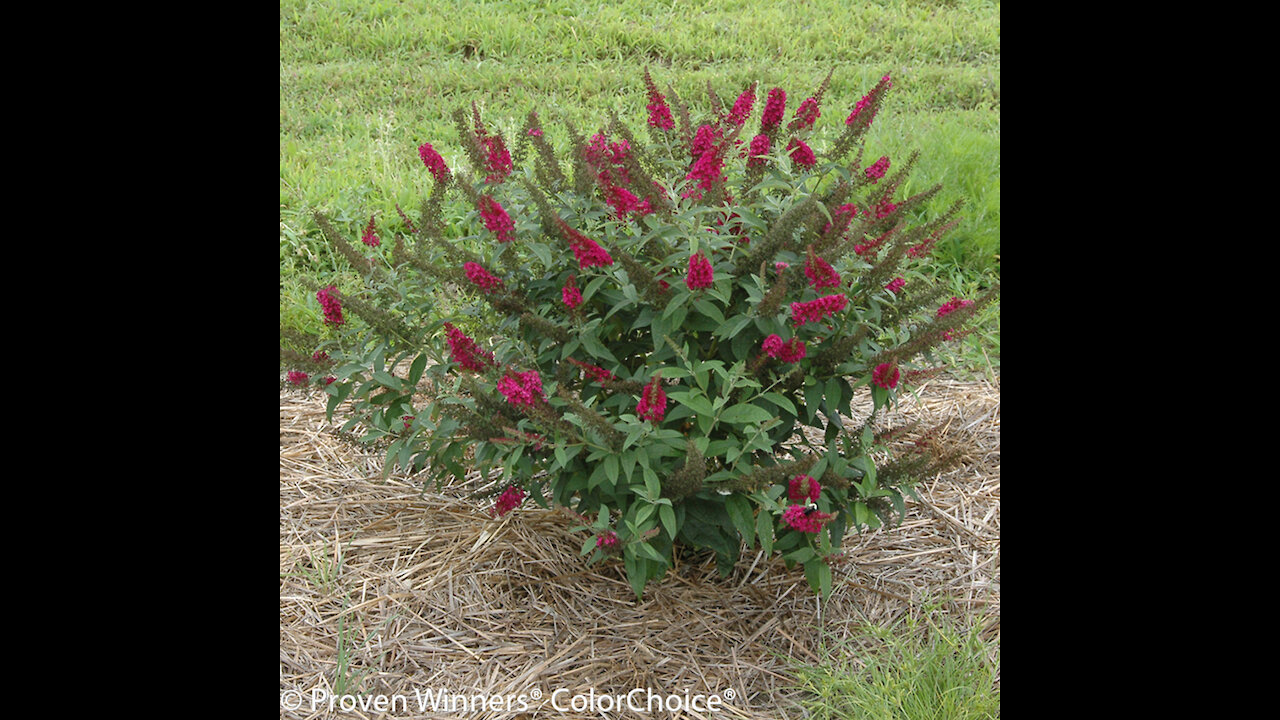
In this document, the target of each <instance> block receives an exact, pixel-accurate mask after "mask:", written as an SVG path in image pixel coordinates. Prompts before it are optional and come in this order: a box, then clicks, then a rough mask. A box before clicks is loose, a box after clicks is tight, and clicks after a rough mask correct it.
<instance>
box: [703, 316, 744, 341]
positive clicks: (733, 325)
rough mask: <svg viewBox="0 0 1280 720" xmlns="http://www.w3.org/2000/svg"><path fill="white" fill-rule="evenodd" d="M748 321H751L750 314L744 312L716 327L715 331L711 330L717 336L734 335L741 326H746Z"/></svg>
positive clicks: (739, 330)
mask: <svg viewBox="0 0 1280 720" xmlns="http://www.w3.org/2000/svg"><path fill="white" fill-rule="evenodd" d="M750 323H751V316H750V315H746V314H743V315H739V316H737V317H735V318H734V319H732V320H729V321H728V322H725V323H724V324H722V325H721V326H720V327H718V328H716V329H715V332H713V333H712V335H714V336H715V337H719V338H727V337H728V338H731V337H735V336H736V335H737V334H738V333H739V332H741V331H742V328H744V327H746V326H747V325H748V324H750Z"/></svg>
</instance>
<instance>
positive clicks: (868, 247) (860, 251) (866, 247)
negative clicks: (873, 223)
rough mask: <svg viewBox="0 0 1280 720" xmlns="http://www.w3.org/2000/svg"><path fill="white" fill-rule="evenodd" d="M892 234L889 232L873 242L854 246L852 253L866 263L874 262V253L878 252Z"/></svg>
mask: <svg viewBox="0 0 1280 720" xmlns="http://www.w3.org/2000/svg"><path fill="white" fill-rule="evenodd" d="M892 232H893V231H892V230H890V231H889V232H886V233H885V234H883V235H881V236H880V237H878V238H876V239H875V240H871V241H868V242H865V243H856V244H854V246H853V252H854V253H856V254H857V255H858V257H860V258H862V259H864V260H866V261H867V262H875V257H876V253H877V252H878V251H879V249H880V246H881V245H884V243H885V241H886V240H888V239H889V235H890V234H892Z"/></svg>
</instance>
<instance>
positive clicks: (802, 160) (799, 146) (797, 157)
mask: <svg viewBox="0 0 1280 720" xmlns="http://www.w3.org/2000/svg"><path fill="white" fill-rule="evenodd" d="M787 153H788V154H790V155H791V162H793V163H795V164H797V165H799V166H800V167H802V168H811V167H813V166H814V165H817V164H818V159H817V158H816V157H814V156H813V149H812V148H810V147H809V146H808V145H807V144H805V141H803V140H801V139H800V138H794V137H793V138H791V142H789V143H787Z"/></svg>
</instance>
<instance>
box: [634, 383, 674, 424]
mask: <svg viewBox="0 0 1280 720" xmlns="http://www.w3.org/2000/svg"><path fill="white" fill-rule="evenodd" d="M636 413H637V414H638V415H639V416H640V417H641V418H642V419H644V420H649V421H650V422H653V423H660V422H662V418H663V416H665V415H666V414H667V392H666V391H665V390H663V389H662V379H661V378H660V377H659V376H658V373H654V375H653V379H651V380H650V381H649V384H648V385H645V386H644V390H643V391H642V392H641V393H640V402H639V403H637V404H636Z"/></svg>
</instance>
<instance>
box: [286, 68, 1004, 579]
mask: <svg viewBox="0 0 1280 720" xmlns="http://www.w3.org/2000/svg"><path fill="white" fill-rule="evenodd" d="M831 79H832V76H831V75H828V76H827V78H826V79H824V80H823V81H822V82H821V83H820V85H819V87H818V88H817V90H816V91H815V92H803V91H801V92H800V93H799V94H795V93H794V92H793V96H795V97H804V98H805V99H804V100H803V101H802V102H800V103H799V105H798V106H796V108H795V112H794V115H793V116H792V119H791V120H790V122H784V120H785V118H786V115H787V110H786V98H787V91H786V90H784V89H783V88H780V87H770V86H768V85H762V84H761V83H760V82H758V81H757V82H752V83H751V84H750V85H749V86H747V87H745V88H742V87H735V88H729V89H728V90H729V94H727V95H726V97H736V98H737V99H736V100H735V101H734V102H733V103H732V105H731V106H728V107H726V106H725V105H724V104H722V103H721V102H720V101H719V99H718V97H717V96H716V95H715V93H714V92H713V91H710V89H709V92H708V100H709V102H708V103H706V104H705V106H704V105H703V104H702V103H700V102H698V101H697V99H694V98H682V97H680V95H679V94H678V93H677V92H676V91H675V89H674V88H673V87H672V86H671V85H670V84H666V85H665V87H659V84H658V80H657V79H655V78H654V77H653V76H652V75H651V74H650V73H649V71H648V70H647V69H646V70H645V72H644V74H643V83H642V84H640V83H637V85H638V87H637V90H636V93H635V95H634V96H633V97H632V98H631V101H630V102H631V104H630V107H631V108H632V111H633V112H632V114H631V115H630V116H624V115H623V114H620V113H618V112H615V111H610V112H608V113H607V115H608V118H607V120H606V121H604V122H602V124H601V125H600V126H599V127H597V128H592V129H590V131H588V132H586V133H584V132H582V131H581V129H580V128H577V127H574V126H572V125H570V124H566V130H567V137H568V144H567V146H563V145H561V146H556V145H553V144H552V143H551V141H550V139H549V138H550V136H551V135H552V133H549V132H544V128H543V125H542V121H541V118H540V117H539V116H538V113H537V111H536V110H535V111H531V112H529V113H528V116H527V118H526V119H525V121H524V123H523V126H521V127H519V128H518V129H515V130H511V129H510V127H511V124H510V123H509V122H505V121H504V122H485V121H484V119H483V118H482V117H481V115H480V112H479V110H478V109H477V108H478V104H477V103H472V104H471V112H470V115H469V116H468V113H467V112H466V110H464V109H458V110H457V111H456V112H455V113H454V119H455V121H456V126H457V131H458V135H457V139H456V142H457V145H456V148H455V147H453V146H450V145H448V143H449V140H448V139H445V138H437V137H432V138H421V141H422V143H421V144H420V145H418V147H417V148H416V150H417V153H418V156H419V158H420V159H421V161H422V163H423V173H424V176H425V177H424V180H427V182H424V183H422V186H423V187H425V188H427V191H428V192H427V193H426V194H425V196H424V198H423V199H422V203H421V208H420V211H419V212H418V215H417V217H413V218H411V217H410V215H409V214H408V213H405V212H403V211H399V213H398V214H399V215H400V217H401V224H400V225H395V224H394V221H384V222H383V225H382V226H381V227H379V228H377V230H378V233H379V234H380V235H381V238H380V240H379V242H373V241H372V238H374V237H376V236H375V235H374V233H373V230H374V226H373V224H372V220H371V221H370V225H369V226H368V227H367V229H366V233H365V236H366V237H367V238H370V239H367V240H366V241H365V245H364V246H363V247H362V246H361V245H360V244H359V243H353V242H351V241H349V240H347V239H346V238H345V236H343V235H342V233H340V232H339V231H338V230H337V229H336V228H334V227H333V226H332V224H331V223H328V221H327V219H326V218H325V217H324V216H323V215H317V223H318V224H319V225H320V227H321V228H322V230H323V231H324V236H325V239H326V240H327V241H328V242H330V243H331V244H332V245H333V247H334V248H335V249H337V250H338V253H339V254H340V255H341V256H342V257H344V258H346V259H347V260H348V261H349V262H350V264H351V265H352V267H353V268H354V269H356V270H357V271H358V272H359V274H360V275H361V276H363V278H364V285H363V286H361V285H359V284H358V283H352V282H351V281H350V280H348V279H345V278H348V277H350V275H344V276H343V277H344V280H343V281H342V283H341V287H339V284H338V283H330V284H329V285H328V286H327V287H324V288H318V287H317V288H316V290H317V292H316V300H317V304H318V306H319V307H318V310H317V317H318V318H319V319H320V320H322V321H323V322H324V323H325V325H326V331H327V332H328V333H330V334H331V335H333V336H334V338H335V339H332V340H329V341H326V342H324V343H318V345H317V346H315V347H310V348H306V350H305V352H299V353H297V354H296V358H297V364H298V367H297V368H295V371H296V372H298V374H297V375H291V376H290V377H291V378H293V379H294V381H295V382H298V383H301V384H304V385H312V384H314V385H316V386H317V387H320V388H321V389H322V392H324V393H326V394H327V395H328V399H329V406H328V410H329V413H330V415H332V413H334V412H335V411H336V410H337V409H338V408H339V407H341V408H343V412H344V413H348V418H347V420H346V425H345V426H344V430H350V429H353V428H360V429H362V430H363V432H364V435H363V440H364V441H365V442H369V443H376V444H379V445H380V446H381V447H383V448H384V449H385V451H386V453H387V459H388V462H387V467H388V469H390V468H394V467H401V468H406V469H408V470H410V471H412V472H422V473H424V475H423V477H424V479H426V480H434V481H435V482H436V483H437V484H439V485H440V486H445V485H447V484H449V483H467V484H468V486H469V489H468V492H470V493H474V494H473V495H472V497H483V498H484V501H483V502H484V503H485V504H484V505H481V506H478V507H477V511H478V512H477V522H520V521H521V515H520V512H519V508H520V507H522V506H527V505H528V504H530V503H531V504H536V505H538V506H543V507H551V506H559V507H563V508H565V509H566V510H567V511H568V512H569V513H571V515H572V516H573V517H577V518H579V519H580V524H579V525H578V526H576V527H575V528H574V531H575V532H580V533H582V534H583V544H582V554H583V555H584V556H588V555H589V556H590V558H589V560H588V561H589V562H614V563H619V564H620V565H621V566H622V568H623V569H624V570H625V572H626V574H627V577H628V578H629V580H630V582H631V586H632V588H633V590H634V591H635V593H636V596H637V598H639V597H640V596H641V595H642V593H643V591H644V587H645V585H646V584H647V583H648V582H650V581H655V580H658V579H659V578H661V577H662V576H663V575H664V574H665V573H666V572H667V571H668V570H669V569H670V568H671V567H672V566H673V564H674V563H675V562H676V560H677V558H678V557H681V556H682V553H694V554H695V555H696V554H697V553H706V557H707V558H708V559H710V558H711V557H714V559H715V561H716V563H717V566H718V567H719V569H720V571H721V572H722V573H724V574H729V573H732V572H734V569H735V567H736V566H737V565H738V562H739V560H740V558H742V556H743V553H745V552H751V551H754V550H755V549H757V548H758V549H760V550H762V551H763V552H764V553H765V554H766V555H779V556H781V558H782V561H783V564H784V565H785V566H787V567H803V571H804V572H803V575H804V578H805V580H806V581H807V582H808V583H809V584H810V586H811V587H812V588H813V589H814V590H815V591H818V592H822V593H827V592H829V591H830V589H831V587H832V570H831V564H830V563H831V561H832V560H833V559H834V558H836V557H837V556H838V555H839V551H840V547H841V544H842V541H843V539H844V537H845V536H846V534H847V533H848V532H850V531H854V532H860V531H863V530H865V529H867V528H875V527H878V526H880V525H881V524H883V523H887V522H892V521H894V519H895V518H900V517H901V516H902V514H903V513H904V512H905V500H904V497H905V496H909V495H911V493H912V490H911V488H912V485H913V483H915V482H917V481H918V480H919V479H921V478H924V477H928V476H930V474H931V473H936V472H938V471H940V469H942V468H945V467H946V466H947V464H948V463H950V462H953V461H954V460H955V458H956V455H955V454H954V453H949V452H948V451H946V450H945V448H942V449H940V446H938V445H937V444H936V443H932V442H931V443H926V444H925V446H922V447H928V448H929V449H930V453H924V454H917V453H915V452H914V451H913V452H911V453H909V454H896V453H895V452H894V451H893V450H894V448H893V446H892V444H891V443H890V442H889V441H887V440H884V439H883V438H882V437H881V436H880V435H878V434H877V433H876V432H875V431H874V425H873V421H874V420H875V418H876V417H877V416H878V415H879V414H880V413H882V412H884V411H885V409H886V408H891V407H892V406H893V405H894V404H895V403H896V400H897V396H898V394H899V393H902V392H906V391H909V390H910V389H911V388H912V387H914V386H916V385H918V384H919V383H920V382H924V381H925V380H926V379H928V378H929V377H931V376H932V374H936V372H937V371H938V370H939V368H937V367H931V366H930V365H929V363H927V362H925V360H926V359H927V358H928V357H930V356H929V351H930V350H931V349H932V348H934V347H936V346H938V345H939V344H940V343H943V342H947V341H948V340H949V339H953V338H955V337H957V336H958V335H959V334H960V333H961V332H962V328H963V326H964V325H965V323H966V322H967V321H969V320H970V319H971V318H972V317H973V315H974V314H975V313H976V312H978V311H979V310H980V309H981V308H982V307H984V306H985V305H987V304H988V303H990V302H992V301H993V299H994V298H995V293H996V290H997V289H996V288H993V289H991V291H989V292H987V293H986V294H984V295H981V296H978V297H973V298H961V297H951V298H950V299H949V300H947V299H946V298H945V297H944V291H943V289H942V288H940V287H939V286H937V285H936V284H935V283H934V282H933V281H932V280H931V279H930V277H931V276H930V274H929V273H928V272H927V264H928V262H929V259H930V253H931V249H932V248H933V246H934V244H935V243H936V242H937V241H938V239H939V238H940V237H941V236H942V235H943V234H944V233H945V232H946V231H947V230H948V229H950V228H951V227H953V226H954V224H955V219H956V217H957V214H958V212H959V210H960V205H959V204H955V205H953V206H951V207H950V208H949V209H947V210H946V211H945V212H942V213H940V214H934V215H933V216H932V217H930V216H929V213H928V212H927V210H928V206H927V203H928V201H929V199H930V198H931V197H932V196H933V195H934V194H936V192H937V189H938V188H937V187H934V188H930V189H927V190H924V191H923V192H919V193H916V194H914V195H909V196H908V195H906V194H905V193H903V192H902V188H903V187H904V186H905V185H904V182H905V180H906V178H907V177H908V174H909V173H910V171H911V169H912V167H913V165H914V164H915V162H916V157H917V156H916V155H914V154H913V155H911V156H909V157H905V158H896V157H895V158H893V159H892V161H891V160H890V158H889V157H888V156H887V155H880V153H875V154H874V155H869V157H879V159H878V160H876V161H875V162H873V163H871V164H870V165H868V164H867V163H866V162H864V160H863V155H864V146H865V145H866V143H867V139H866V135H867V131H868V129H869V128H871V127H872V123H873V121H874V119H875V117H876V114H877V113H878V112H879V111H880V109H881V106H882V105H883V103H884V101H885V98H886V97H887V96H888V92H889V90H890V88H891V87H892V84H893V83H892V81H891V80H890V78H889V77H888V76H887V75H886V76H885V77H884V78H882V79H881V81H880V82H878V83H876V84H875V85H874V87H872V88H870V89H869V90H867V91H866V92H865V94H863V95H862V97H861V99H860V100H858V101H857V103H856V104H855V106H854V107H852V108H834V109H832V108H829V107H824V105H826V104H828V103H829V98H828V96H827V95H826V94H825V91H826V90H827V89H828V85H829V83H830V81H831ZM763 88H768V89H767V91H764V90H762V89H763ZM760 94H763V96H764V102H763V103H757V102H756V101H757V99H758V97H759V95H760ZM828 111H830V112H828ZM757 113H758V114H757ZM753 118H754V120H753ZM841 118H844V119H845V120H844V122H841ZM499 127H502V128H508V130H506V132H508V133H510V135H509V137H510V142H508V139H507V137H505V136H504V132H503V131H501V130H499V129H498V128H499ZM446 147H448V148H449V152H450V153H451V154H453V153H455V152H456V154H457V156H458V157H460V158H465V160H466V161H468V162H466V163H460V164H458V165H457V166H455V167H453V168H450V167H449V166H448V165H447V164H446V162H445V160H444V157H443V156H442V155H441V153H440V151H439V149H438V148H446ZM408 152H409V153H411V152H412V149H410V150H408ZM397 210H398V208H397ZM681 280H683V282H681ZM947 295H949V293H947ZM344 313H346V314H345V315H344ZM313 350H314V351H318V350H323V351H324V352H326V353H328V354H327V355H326V356H325V365H323V366H320V365H319V364H318V361H316V362H311V361H313V360H315V358H318V357H319V356H318V355H312V354H311V353H312V351H313ZM282 357H284V351H283V349H282ZM289 357H290V358H293V357H295V355H290V356H289ZM308 363H310V364H308ZM304 370H306V371H309V372H311V374H310V375H307V374H306V373H304V372H303V371H304ZM321 377H323V378H325V380H326V381H329V384H327V385H321V381H320V380H319V379H318V378H321ZM863 394H869V396H870V400H871V402H870V404H869V405H868V406H867V407H870V408H871V411H870V413H869V414H868V412H867V411H865V410H862V411H859V410H855V409H854V407H855V406H854V404H853V401H854V400H855V398H856V397H858V396H860V395H863ZM406 418H412V420H411V421H410V420H407V419H406ZM476 478H479V479H480V480H479V481H478V482H479V483H480V485H479V486H471V485H470V484H471V483H474V482H477V481H476ZM526 501H529V503H526ZM486 515H487V516H490V517H491V519H486Z"/></svg>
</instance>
